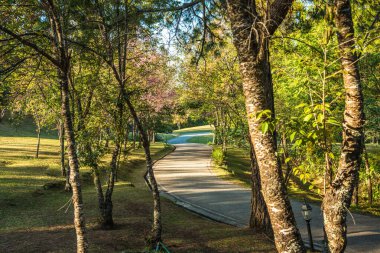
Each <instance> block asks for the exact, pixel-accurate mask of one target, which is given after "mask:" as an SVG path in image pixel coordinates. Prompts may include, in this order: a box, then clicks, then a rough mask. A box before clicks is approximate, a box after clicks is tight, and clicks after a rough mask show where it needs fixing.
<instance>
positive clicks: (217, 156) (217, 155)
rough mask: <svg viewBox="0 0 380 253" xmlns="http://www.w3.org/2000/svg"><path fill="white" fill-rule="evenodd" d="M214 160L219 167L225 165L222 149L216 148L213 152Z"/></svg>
mask: <svg viewBox="0 0 380 253" xmlns="http://www.w3.org/2000/svg"><path fill="white" fill-rule="evenodd" d="M212 159H213V162H214V163H215V164H216V165H217V166H222V165H223V164H224V152H223V149H222V148H221V147H218V146H214V148H213V150H212Z"/></svg>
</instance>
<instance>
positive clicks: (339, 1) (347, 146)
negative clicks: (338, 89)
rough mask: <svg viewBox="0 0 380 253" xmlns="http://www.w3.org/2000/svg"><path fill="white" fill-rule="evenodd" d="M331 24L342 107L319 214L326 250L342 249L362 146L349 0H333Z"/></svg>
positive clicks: (360, 114) (356, 67)
mask: <svg viewBox="0 0 380 253" xmlns="http://www.w3.org/2000/svg"><path fill="white" fill-rule="evenodd" d="M335 24H336V27H337V35H338V43H339V50H340V57H341V64H342V70H343V83H344V88H345V94H346V96H345V109H344V118H343V142H342V147H341V156H340V160H339V167H338V171H337V173H336V175H335V178H334V180H333V182H332V185H331V187H330V189H328V190H327V192H326V195H325V197H324V199H323V204H322V208H323V216H324V223H325V231H326V235H327V240H328V247H329V250H330V252H344V250H345V248H346V244H347V224H346V216H347V209H348V208H349V206H350V202H351V197H352V192H353V190H354V186H355V182H356V180H357V177H358V173H359V168H360V156H361V153H362V149H363V124H364V113H363V95H362V88H361V84H360V77H359V68H358V65H357V60H358V59H357V56H356V54H355V52H354V51H355V40H354V27H353V23H352V15H351V6H350V1H349V0H336V1H335Z"/></svg>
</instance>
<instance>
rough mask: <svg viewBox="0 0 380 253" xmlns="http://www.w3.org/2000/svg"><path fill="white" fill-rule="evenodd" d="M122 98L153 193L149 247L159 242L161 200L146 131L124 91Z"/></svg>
mask: <svg viewBox="0 0 380 253" xmlns="http://www.w3.org/2000/svg"><path fill="white" fill-rule="evenodd" d="M123 95H124V98H125V101H126V103H127V106H128V108H129V111H130V113H131V115H132V117H133V119H134V121H135V124H136V127H137V129H138V130H139V132H140V136H141V138H140V139H141V140H142V145H143V148H144V152H145V160H146V167H147V172H148V178H149V182H150V184H151V187H152V195H153V224H152V230H151V233H152V235H151V238H150V243H151V247H156V245H157V243H158V242H161V240H162V239H161V232H162V224H161V201H160V192H159V190H158V185H157V182H156V178H155V176H154V171H153V163H152V157H151V155H150V143H149V140H148V136H147V133H146V131H145V130H144V128H143V126H142V124H141V121H140V119H139V117H138V115H137V113H136V111H135V108H134V106H133V105H132V103H131V101H130V100H129V98H128V97H126V94H125V92H124V94H123Z"/></svg>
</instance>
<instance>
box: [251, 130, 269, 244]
mask: <svg viewBox="0 0 380 253" xmlns="http://www.w3.org/2000/svg"><path fill="white" fill-rule="evenodd" d="M249 142H250V147H251V151H250V157H251V170H252V177H251V178H252V198H251V217H250V220H249V227H250V228H253V229H254V230H255V231H257V232H263V233H265V234H267V235H268V236H270V237H273V230H272V226H271V223H270V219H269V214H268V209H267V206H266V204H265V201H264V197H263V194H262V192H261V181H260V172H259V168H258V167H257V162H256V155H255V151H254V149H253V146H252V143H251V139H250V137H249Z"/></svg>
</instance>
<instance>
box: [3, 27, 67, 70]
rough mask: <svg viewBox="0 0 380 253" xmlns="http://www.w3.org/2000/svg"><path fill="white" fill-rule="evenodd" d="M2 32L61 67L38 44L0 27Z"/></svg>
mask: <svg viewBox="0 0 380 253" xmlns="http://www.w3.org/2000/svg"><path fill="white" fill-rule="evenodd" d="M0 31H3V32H4V33H6V34H8V35H10V36H12V37H13V38H15V39H16V40H18V41H20V42H21V43H22V44H24V45H25V46H28V47H30V48H32V49H33V50H34V51H36V52H37V53H39V54H40V55H42V56H44V57H45V58H46V59H48V60H49V61H50V62H51V63H53V64H54V65H55V66H57V67H60V64H59V61H58V60H57V59H55V58H54V57H53V56H51V55H50V54H48V53H46V52H45V50H43V49H42V48H40V47H39V46H37V45H36V44H34V43H32V42H30V41H28V40H25V39H24V38H22V37H21V36H20V35H18V34H16V33H14V32H12V31H11V30H9V29H8V28H6V27H4V26H2V25H0Z"/></svg>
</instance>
